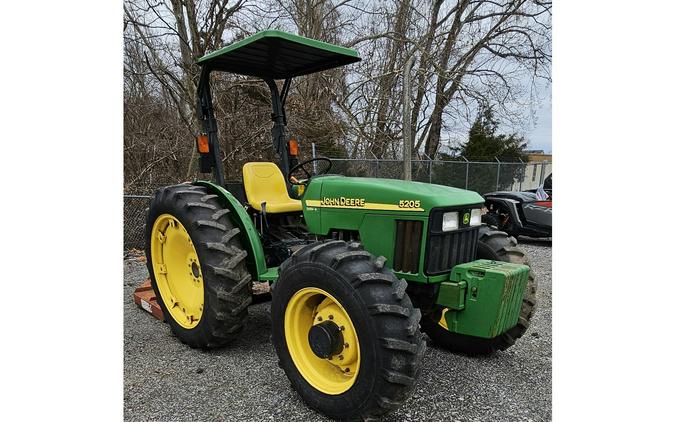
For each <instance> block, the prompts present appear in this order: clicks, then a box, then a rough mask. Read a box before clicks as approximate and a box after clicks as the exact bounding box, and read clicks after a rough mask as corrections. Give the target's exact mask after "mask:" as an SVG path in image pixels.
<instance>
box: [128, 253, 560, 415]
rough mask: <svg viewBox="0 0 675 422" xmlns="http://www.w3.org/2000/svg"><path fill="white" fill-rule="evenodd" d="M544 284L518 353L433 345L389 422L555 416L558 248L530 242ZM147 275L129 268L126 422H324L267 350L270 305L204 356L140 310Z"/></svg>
mask: <svg viewBox="0 0 675 422" xmlns="http://www.w3.org/2000/svg"><path fill="white" fill-rule="evenodd" d="M520 246H521V247H522V248H523V249H524V250H525V251H526V252H527V253H528V254H529V255H530V258H531V260H532V263H533V268H534V270H535V272H536V274H537V277H538V280H539V292H538V303H539V305H538V310H537V313H536V314H535V316H534V320H533V324H532V325H531V326H530V329H529V330H528V332H527V333H526V334H525V337H524V338H522V339H521V340H520V341H519V342H518V343H517V344H516V345H515V346H513V347H511V348H510V349H508V350H507V351H506V352H501V353H497V354H496V355H494V356H491V357H485V358H469V357H464V356H457V355H453V354H450V353H448V352H445V351H443V350H441V349H438V348H436V347H434V346H433V344H430V347H429V348H428V349H427V354H426V357H425V364H426V366H425V368H426V369H424V370H423V371H422V375H421V376H420V379H419V381H418V384H417V387H416V389H415V392H414V395H413V397H411V398H410V400H408V401H407V402H406V403H405V405H404V406H402V407H401V408H400V409H399V410H398V411H397V412H395V413H394V414H392V415H391V416H389V417H388V418H387V420H389V421H399V420H405V421H413V420H414V421H419V420H440V419H443V420H458V421H478V420H481V421H505V420H513V421H527V420H533V421H542V420H550V419H551V243H550V241H548V242H547V241H544V242H541V241H530V242H527V241H524V242H521V244H520ZM146 277H147V269H146V267H145V263H144V262H142V261H141V260H140V259H138V258H128V259H125V261H124V417H125V419H126V420H166V421H169V420H170V421H179V420H180V421H183V420H184V421H203V420H218V421H221V420H222V421H235V420H236V421H242V420H251V421H253V420H256V421H258V420H283V421H295V420H297V421H300V420H302V421H306V420H321V421H323V420H327V419H326V418H325V417H323V416H321V415H319V414H317V413H315V412H314V411H312V410H310V409H308V408H307V407H306V406H305V405H304V403H303V402H302V400H301V399H300V397H299V396H298V395H297V394H296V393H295V391H294V390H292V389H291V386H290V383H289V382H288V380H287V378H286V376H285V374H284V372H283V371H282V370H281V369H280V368H279V367H278V366H277V357H276V354H275V353H274V349H273V347H272V344H271V343H270V340H269V337H270V332H271V331H270V316H269V307H270V304H269V302H266V303H261V304H257V305H253V306H251V307H250V308H249V314H250V317H249V320H248V324H247V327H246V329H245V330H244V332H243V333H242V335H241V337H240V338H239V339H238V340H236V341H235V342H234V343H232V344H231V345H230V346H228V347H226V348H225V349H222V350H217V351H210V352H203V351H197V350H193V349H190V348H189V347H188V346H185V345H184V344H182V343H180V342H179V341H178V340H177V339H176V338H175V337H173V335H172V334H171V331H170V330H169V326H168V325H167V324H164V323H162V322H160V321H158V320H156V319H154V318H153V317H152V316H150V314H148V313H146V312H145V311H143V310H141V309H139V308H138V307H136V305H135V304H134V302H133V298H132V294H133V291H134V289H135V287H136V286H137V285H138V284H140V283H141V282H143V280H145V278H146Z"/></svg>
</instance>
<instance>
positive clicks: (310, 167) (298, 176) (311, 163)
mask: <svg viewBox="0 0 675 422" xmlns="http://www.w3.org/2000/svg"><path fill="white" fill-rule="evenodd" d="M332 166H333V162H332V161H331V160H329V159H328V158H324V157H318V158H312V159H311V160H305V161H303V162H301V163H298V164H296V165H294V166H293V168H291V169H290V170H289V172H288V181H289V182H290V184H291V185H307V184H308V183H309V179H311V178H312V176H318V175H320V174H326V173H328V171H329V170H330V169H331V167H332Z"/></svg>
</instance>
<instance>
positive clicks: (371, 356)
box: [272, 240, 426, 420]
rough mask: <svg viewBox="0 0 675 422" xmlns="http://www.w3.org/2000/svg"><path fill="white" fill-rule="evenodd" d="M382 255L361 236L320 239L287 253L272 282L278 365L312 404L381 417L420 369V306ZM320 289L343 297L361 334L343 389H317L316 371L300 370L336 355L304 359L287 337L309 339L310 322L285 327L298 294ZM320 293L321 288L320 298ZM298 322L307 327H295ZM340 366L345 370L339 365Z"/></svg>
mask: <svg viewBox="0 0 675 422" xmlns="http://www.w3.org/2000/svg"><path fill="white" fill-rule="evenodd" d="M384 263H385V259H384V257H379V258H375V257H374V256H373V255H371V254H370V253H368V252H366V251H364V250H363V247H362V246H361V244H360V243H356V242H353V243H346V242H344V241H340V240H333V241H325V242H317V243H314V244H311V245H308V246H306V247H304V248H302V249H300V250H298V251H297V252H296V253H295V254H294V255H293V256H291V257H290V258H289V259H288V260H286V261H285V262H284V263H283V264H282V266H281V268H280V273H279V279H278V281H277V282H276V283H274V284H273V288H272V342H273V344H274V347H275V349H276V351H277V355H278V356H279V366H280V367H281V368H282V369H283V370H284V372H285V373H286V375H287V376H288V378H289V380H290V382H291V385H292V386H293V388H294V389H295V390H296V391H297V392H298V393H299V394H300V396H301V397H302V399H303V400H304V401H305V402H306V403H307V404H308V406H309V407H311V408H313V409H315V410H317V411H319V412H321V413H323V414H325V415H327V416H329V417H331V418H336V419H350V420H351V419H369V418H379V417H382V416H383V415H385V414H387V413H389V412H391V411H393V410H395V409H396V408H398V407H399V406H401V405H402V404H403V402H404V401H405V400H406V399H407V398H408V397H409V396H410V394H411V392H412V389H413V387H414V384H415V382H416V380H417V377H418V375H419V373H420V370H421V359H422V357H423V356H424V353H425V350H426V343H425V341H424V340H423V338H422V334H421V332H420V329H419V322H420V318H421V313H420V311H419V309H416V308H414V307H413V304H412V302H411V301H410V298H409V297H408V295H407V294H406V292H405V289H406V287H407V283H406V282H405V281H404V280H399V279H397V278H396V276H395V275H394V273H393V272H392V271H391V270H389V269H387V268H385V266H384ZM317 289H320V290H321V291H324V292H326V293H327V294H329V295H330V296H331V297H332V298H333V299H335V301H336V302H338V303H339V304H340V306H341V307H342V308H343V309H344V311H345V313H346V314H347V315H348V316H349V318H350V320H351V322H352V323H353V328H354V331H355V332H356V334H357V337H358V341H357V343H358V359H359V362H360V364H359V365H358V366H356V367H354V369H352V371H351V373H353V374H355V375H354V377H355V378H354V379H353V380H351V381H350V382H351V384H348V385H347V386H346V387H345V388H344V389H342V390H340V391H334V392H332V393H330V394H329V393H325V392H322V391H321V390H320V389H319V388H321V385H318V386H317V384H320V383H319V382H317V381H316V377H314V378H313V377H312V376H311V374H310V376H305V375H303V374H302V373H301V370H302V369H304V371H305V373H307V372H308V370H307V369H306V368H307V367H308V366H309V367H311V368H317V369H318V368H324V367H325V366H326V362H329V363H330V362H335V361H334V360H332V361H331V360H328V361H325V360H321V359H319V360H318V361H317V359H318V358H317V357H316V356H314V355H307V356H308V357H305V358H304V359H300V358H297V356H298V355H297V354H296V355H295V356H296V359H297V360H294V358H293V357H292V352H291V351H290V350H289V349H291V347H289V344H290V345H297V344H298V342H299V340H298V339H303V338H305V339H306V338H307V336H308V332H309V329H308V328H307V326H306V325H303V324H295V325H294V326H293V327H291V326H290V325H289V327H290V328H288V329H289V330H293V329H295V330H296V331H297V333H296V332H291V333H290V334H288V333H287V330H286V328H287V327H286V323H285V317H287V314H288V313H292V312H293V309H294V298H295V297H296V296H297V295H300V294H302V293H303V292H305V291H307V290H310V291H316V290H317ZM324 297H327V296H324ZM321 299H322V297H321V296H320V297H319V298H318V300H321ZM323 304H324V301H321V302H320V305H318V306H317V307H316V308H313V309H314V311H313V313H312V315H317V312H319V311H318V310H320V309H322V306H323ZM319 315H320V314H319ZM316 318H318V317H316ZM336 319H337V317H336ZM313 321H316V319H315V320H312V322H310V324H314V325H313V326H312V327H311V329H313V327H314V326H316V323H315V322H313ZM300 325H303V327H305V328H303V329H298V328H297V327H298V326H300ZM345 333H349V331H345ZM345 338H346V337H345ZM294 347H297V346H294ZM295 350H297V349H295ZM345 350H346V349H345ZM324 359H326V358H324ZM331 359H334V358H331ZM331 369H333V368H331V367H328V370H331ZM336 369H339V368H336ZM321 371H326V369H321ZM355 371H356V372H355ZM343 373H344V371H343ZM335 374H336V376H338V377H339V376H342V375H343V374H341V373H340V372H338V371H335Z"/></svg>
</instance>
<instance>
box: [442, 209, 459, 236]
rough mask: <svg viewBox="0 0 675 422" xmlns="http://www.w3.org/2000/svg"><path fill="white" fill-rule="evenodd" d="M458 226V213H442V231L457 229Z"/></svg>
mask: <svg viewBox="0 0 675 422" xmlns="http://www.w3.org/2000/svg"><path fill="white" fill-rule="evenodd" d="M458 227H459V214H458V213H457V211H453V212H446V213H444V214H443V226H442V227H441V228H442V230H443V231H444V232H449V231H451V230H457V228H458Z"/></svg>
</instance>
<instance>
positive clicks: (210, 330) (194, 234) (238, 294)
mask: <svg viewBox="0 0 675 422" xmlns="http://www.w3.org/2000/svg"><path fill="white" fill-rule="evenodd" d="M217 198H218V196H217V195H211V194H209V193H208V192H207V190H206V188H205V187H202V186H195V185H190V184H180V185H174V186H167V187H163V188H160V189H158V190H157V191H156V192H155V196H154V197H153V199H152V201H151V203H150V208H149V209H148V217H147V222H146V231H145V233H146V235H145V240H146V248H145V251H146V258H147V266H148V272H149V273H150V280H151V284H152V287H153V289H154V290H155V292H156V293H157V302H158V303H159V305H160V307H161V309H162V312H163V313H164V318H165V320H166V321H167V322H168V323H169V325H170V326H171V330H172V331H173V333H174V334H175V335H176V337H178V339H179V340H180V341H181V342H183V343H185V344H187V345H188V346H190V347H193V348H200V349H210V348H217V347H222V346H225V345H226V344H228V343H230V342H232V341H233V340H234V339H236V338H237V337H238V335H239V334H240V333H241V331H242V330H243V328H244V324H245V321H246V319H247V317H248V305H249V304H250V303H251V301H252V294H251V286H252V281H251V275H250V274H249V273H248V270H247V269H246V262H245V259H246V254H247V253H246V250H245V249H244V247H243V246H242V243H241V241H240V239H239V235H240V232H239V229H238V228H237V227H235V226H234V224H233V223H232V221H231V220H230V218H229V215H228V214H229V210H228V209H226V208H223V206H222V205H221V204H220V203H219V202H218V200H217ZM164 213H169V214H171V215H173V216H174V217H176V218H177V219H178V220H179V221H180V222H181V224H183V226H184V227H185V229H186V230H187V231H188V234H189V235H190V238H191V239H192V242H193V244H194V246H195V249H196V251H197V256H198V258H199V262H200V264H201V268H202V278H203V280H204V310H203V312H202V318H201V320H200V321H199V323H198V324H197V325H196V326H195V327H194V328H192V329H185V328H183V327H181V326H180V325H179V324H178V323H176V322H175V321H174V320H173V318H172V317H171V314H170V313H169V311H168V310H167V308H166V305H165V304H164V301H163V300H162V297H161V294H159V289H158V288H157V281H156V280H155V275H154V271H153V268H152V257H151V252H150V237H151V235H152V227H153V224H154V221H155V219H156V218H157V217H158V216H159V215H161V214H164Z"/></svg>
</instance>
